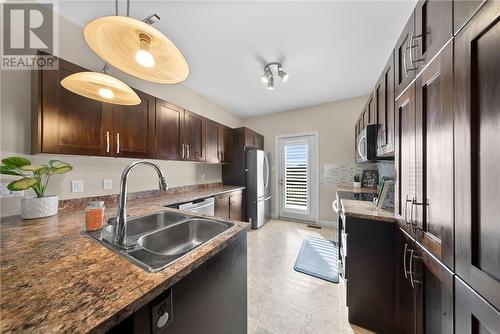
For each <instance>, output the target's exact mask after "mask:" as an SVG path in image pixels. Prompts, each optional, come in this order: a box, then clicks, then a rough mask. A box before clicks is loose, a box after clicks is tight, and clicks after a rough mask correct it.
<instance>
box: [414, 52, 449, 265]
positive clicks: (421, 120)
mask: <svg viewBox="0 0 500 334" xmlns="http://www.w3.org/2000/svg"><path fill="white" fill-rule="evenodd" d="M452 94H453V48H452V45H451V44H448V45H447V46H446V47H445V48H444V49H443V50H442V51H441V53H440V54H439V55H438V56H437V57H436V58H434V60H433V61H432V62H431V63H430V64H429V66H427V67H426V68H425V69H424V70H423V72H422V74H421V75H420V76H419V77H418V78H417V81H416V110H417V111H416V114H417V136H416V138H417V144H416V145H417V170H419V171H422V173H421V174H419V175H421V177H419V178H417V198H416V200H415V201H414V202H413V203H412V204H411V210H413V211H414V212H413V214H414V216H415V217H420V218H421V219H419V220H418V221H417V220H415V223H414V225H415V226H414V228H415V229H416V231H417V233H416V235H417V239H418V241H419V242H420V243H421V244H422V245H424V247H425V248H426V249H427V250H428V251H429V252H431V253H432V254H433V255H434V256H435V257H437V258H438V259H439V260H441V261H442V262H444V263H445V264H446V265H447V266H448V267H449V268H453V111H452V102H453V101H452ZM411 214H412V213H410V215H411Z"/></svg>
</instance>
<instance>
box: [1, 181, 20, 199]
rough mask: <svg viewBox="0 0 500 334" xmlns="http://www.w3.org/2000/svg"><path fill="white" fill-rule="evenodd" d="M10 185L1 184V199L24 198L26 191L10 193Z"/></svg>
mask: <svg viewBox="0 0 500 334" xmlns="http://www.w3.org/2000/svg"><path fill="white" fill-rule="evenodd" d="M7 185H8V183H0V197H1V198H6V197H22V196H24V191H23V190H20V191H10V190H9V189H7Z"/></svg>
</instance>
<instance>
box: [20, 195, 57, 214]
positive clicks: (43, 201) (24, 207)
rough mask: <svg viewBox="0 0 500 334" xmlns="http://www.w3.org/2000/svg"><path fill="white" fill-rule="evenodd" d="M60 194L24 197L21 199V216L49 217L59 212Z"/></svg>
mask: <svg viewBox="0 0 500 334" xmlns="http://www.w3.org/2000/svg"><path fill="white" fill-rule="evenodd" d="M58 207H59V196H57V195H54V196H47V197H40V198H38V197H23V198H22V199H21V218H23V219H32V218H42V217H49V216H53V215H56V214H57V211H58Z"/></svg>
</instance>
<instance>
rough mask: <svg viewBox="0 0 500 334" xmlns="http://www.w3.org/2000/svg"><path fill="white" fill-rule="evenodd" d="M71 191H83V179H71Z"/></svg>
mask: <svg viewBox="0 0 500 334" xmlns="http://www.w3.org/2000/svg"><path fill="white" fill-rule="evenodd" d="M71 192H72V193H82V192H83V181H82V180H74V181H71Z"/></svg>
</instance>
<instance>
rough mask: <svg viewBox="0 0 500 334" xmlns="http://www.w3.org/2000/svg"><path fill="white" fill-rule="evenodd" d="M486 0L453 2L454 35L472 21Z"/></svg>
mask: <svg viewBox="0 0 500 334" xmlns="http://www.w3.org/2000/svg"><path fill="white" fill-rule="evenodd" d="M484 3H486V0H461V1H454V2H453V34H457V33H458V32H459V31H460V29H462V27H463V26H464V25H465V24H466V23H467V22H468V21H469V20H470V18H471V17H472V16H473V15H474V13H475V12H476V11H477V10H478V9H479V8H480V7H481V6H482V5H483V4H484Z"/></svg>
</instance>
